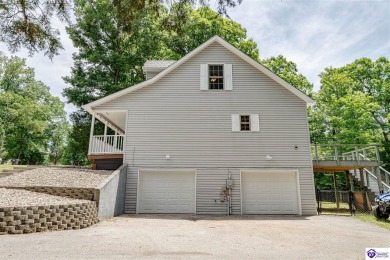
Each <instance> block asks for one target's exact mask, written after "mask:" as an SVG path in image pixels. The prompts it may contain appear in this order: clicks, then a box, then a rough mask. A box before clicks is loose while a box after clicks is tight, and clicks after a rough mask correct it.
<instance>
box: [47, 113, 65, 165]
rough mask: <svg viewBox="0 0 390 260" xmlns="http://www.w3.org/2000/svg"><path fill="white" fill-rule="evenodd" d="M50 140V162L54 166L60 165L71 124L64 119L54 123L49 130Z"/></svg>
mask: <svg viewBox="0 0 390 260" xmlns="http://www.w3.org/2000/svg"><path fill="white" fill-rule="evenodd" d="M49 131H50V139H49V142H48V154H49V160H50V162H51V163H53V164H55V165H56V164H58V162H59V161H60V160H61V158H62V156H63V154H64V152H65V147H66V142H67V138H68V135H69V131H70V125H69V122H68V121H67V120H66V119H65V118H62V119H61V120H59V121H58V122H54V124H52V126H51V127H50V129H49Z"/></svg>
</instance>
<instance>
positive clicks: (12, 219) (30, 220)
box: [0, 201, 98, 235]
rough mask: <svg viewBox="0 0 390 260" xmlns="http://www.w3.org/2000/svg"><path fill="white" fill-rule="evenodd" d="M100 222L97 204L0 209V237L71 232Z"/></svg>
mask: <svg viewBox="0 0 390 260" xmlns="http://www.w3.org/2000/svg"><path fill="white" fill-rule="evenodd" d="M97 222H98V217H97V208H96V202H94V201H91V202H83V203H75V204H69V205H51V206H27V207H5V208H0V235H4V234H23V233H34V232H42V231H46V230H70V229H81V228H86V227H89V226H91V225H93V224H95V223H97Z"/></svg>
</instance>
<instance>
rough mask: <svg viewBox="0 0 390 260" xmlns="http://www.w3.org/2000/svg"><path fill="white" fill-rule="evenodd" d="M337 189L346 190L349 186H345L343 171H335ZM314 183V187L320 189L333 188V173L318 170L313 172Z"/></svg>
mask: <svg viewBox="0 0 390 260" xmlns="http://www.w3.org/2000/svg"><path fill="white" fill-rule="evenodd" d="M336 179H337V190H348V189H349V187H346V183H347V180H346V175H345V173H337V174H336ZM314 185H315V187H316V189H320V190H334V180H333V173H323V172H318V173H314Z"/></svg>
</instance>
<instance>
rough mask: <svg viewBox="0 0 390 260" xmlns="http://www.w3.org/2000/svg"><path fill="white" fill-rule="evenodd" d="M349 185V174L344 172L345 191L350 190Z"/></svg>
mask: <svg viewBox="0 0 390 260" xmlns="http://www.w3.org/2000/svg"><path fill="white" fill-rule="evenodd" d="M350 186H351V185H350V184H349V172H348V171H345V188H346V189H347V190H350V189H349V188H350Z"/></svg>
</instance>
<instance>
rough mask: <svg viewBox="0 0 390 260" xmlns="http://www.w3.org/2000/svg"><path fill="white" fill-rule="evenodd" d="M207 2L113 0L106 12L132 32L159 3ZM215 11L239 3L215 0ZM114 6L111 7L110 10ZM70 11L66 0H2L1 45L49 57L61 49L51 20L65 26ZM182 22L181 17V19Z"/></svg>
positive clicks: (192, 2) (206, 1)
mask: <svg viewBox="0 0 390 260" xmlns="http://www.w3.org/2000/svg"><path fill="white" fill-rule="evenodd" d="M210 2H211V1H210V0H176V1H165V0H149V1H144V0H114V1H112V6H110V8H109V9H107V11H108V10H112V11H114V12H115V13H116V17H117V22H118V26H120V28H122V30H121V31H124V32H130V33H132V32H134V31H132V29H133V28H132V26H131V24H132V23H133V21H134V20H135V19H136V17H137V16H138V14H139V13H140V12H142V11H143V10H153V11H155V12H159V11H160V10H161V9H163V8H164V7H163V4H176V3H177V4H178V8H180V6H183V7H185V6H186V5H188V4H190V5H195V4H197V3H200V4H203V5H207V4H209V3H210ZM216 2H217V8H218V11H219V13H220V14H225V15H226V14H227V8H229V7H234V6H236V5H237V4H238V3H241V0H218V1H216ZM88 3H89V4H90V5H91V6H93V5H98V4H99V1H94V0H89V1H88ZM113 7H114V8H113ZM71 9H72V1H68V0H53V1H48V0H36V1H26V0H20V1H13V0H2V1H1V2H0V20H1V21H2V22H1V23H0V41H2V42H5V43H6V44H7V46H8V48H9V49H10V50H11V51H12V52H16V51H18V50H19V49H20V48H21V47H25V48H27V50H28V51H29V52H30V54H33V53H36V52H38V51H44V53H45V54H46V55H48V56H49V57H50V58H52V57H53V56H54V55H56V54H58V51H59V50H60V49H62V44H61V42H60V38H59V36H60V33H59V30H58V28H55V27H54V26H53V24H52V21H53V18H58V19H59V20H60V21H66V22H68V23H69V12H70V10H71ZM181 19H182V20H184V19H186V17H185V16H182V17H181Z"/></svg>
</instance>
